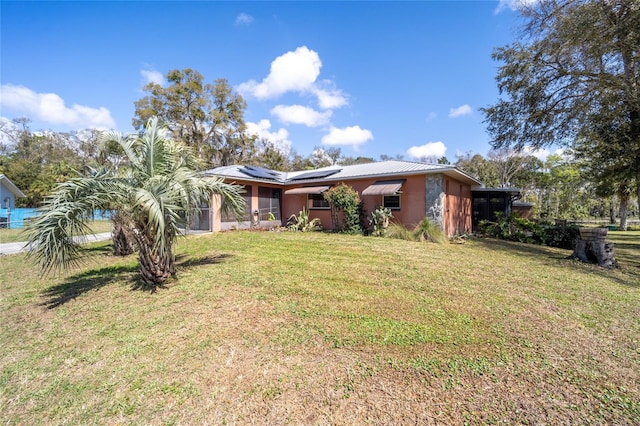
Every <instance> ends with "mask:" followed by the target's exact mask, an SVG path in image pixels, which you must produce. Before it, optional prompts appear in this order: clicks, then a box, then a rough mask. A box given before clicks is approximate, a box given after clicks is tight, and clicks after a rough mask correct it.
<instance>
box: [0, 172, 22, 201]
mask: <svg viewBox="0 0 640 426" xmlns="http://www.w3.org/2000/svg"><path fill="white" fill-rule="evenodd" d="M0 183H1V184H3V185H4V186H5V187H6V188H7V189H8V190H9V191H11V193H12V194H13V195H15V196H16V197H18V198H25V197H26V195H24V193H23V192H22V191H20V189H18V187H17V186H15V185H14V184H13V182H11V180H10V179H9V178H8V177H6V176H5V175H3V174H0Z"/></svg>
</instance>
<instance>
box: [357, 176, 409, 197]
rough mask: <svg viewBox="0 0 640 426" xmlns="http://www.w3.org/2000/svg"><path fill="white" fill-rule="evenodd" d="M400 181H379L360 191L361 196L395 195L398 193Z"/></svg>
mask: <svg viewBox="0 0 640 426" xmlns="http://www.w3.org/2000/svg"><path fill="white" fill-rule="evenodd" d="M403 183H404V179H402V180H379V181H377V182H375V183H373V184H371V185H369V186H368V187H366V188H365V190H364V191H362V195H395V194H397V193H398V191H400V188H401V187H402V184H403Z"/></svg>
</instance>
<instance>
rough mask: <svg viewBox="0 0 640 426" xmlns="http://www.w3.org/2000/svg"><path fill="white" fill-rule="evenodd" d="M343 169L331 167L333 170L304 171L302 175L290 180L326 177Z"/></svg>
mask: <svg viewBox="0 0 640 426" xmlns="http://www.w3.org/2000/svg"><path fill="white" fill-rule="evenodd" d="M341 170H342V169H331V170H316V171H313V172H307V173H302V174H301V175H298V176H295V177H292V178H291V179H290V180H304V179H319V178H325V177H328V176H331V175H335V174H336V173H338V172H339V171H341Z"/></svg>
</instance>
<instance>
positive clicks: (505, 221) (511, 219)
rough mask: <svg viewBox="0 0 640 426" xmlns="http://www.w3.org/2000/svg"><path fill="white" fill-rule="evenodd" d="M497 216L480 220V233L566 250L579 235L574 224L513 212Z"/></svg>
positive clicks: (569, 248)
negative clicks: (530, 218) (539, 218)
mask: <svg viewBox="0 0 640 426" xmlns="http://www.w3.org/2000/svg"><path fill="white" fill-rule="evenodd" d="M497 216H498V218H497V219H496V220H495V221H489V220H483V221H480V224H479V229H480V235H482V236H487V237H492V238H498V239H502V240H510V241H518V242H521V243H529V244H542V245H547V246H549V247H558V248H563V249H567V250H571V249H573V245H574V242H575V240H577V239H578V237H579V236H580V231H579V227H578V226H577V225H574V224H551V223H546V222H542V223H538V222H534V221H532V220H529V219H524V218H521V217H519V216H518V215H517V214H513V213H512V214H510V215H509V216H504V215H502V214H499V213H498V214H497Z"/></svg>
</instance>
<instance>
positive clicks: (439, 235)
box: [413, 217, 447, 244]
mask: <svg viewBox="0 0 640 426" xmlns="http://www.w3.org/2000/svg"><path fill="white" fill-rule="evenodd" d="M413 233H414V235H415V236H416V239H417V240H418V241H430V242H432V243H438V244H444V243H446V242H447V238H446V237H445V235H444V232H442V228H440V227H439V226H438V225H436V224H434V223H433V222H431V221H430V220H429V219H428V218H426V217H425V218H424V219H422V221H421V222H420V223H419V224H418V225H417V226H416V227H415V228H414V229H413Z"/></svg>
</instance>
